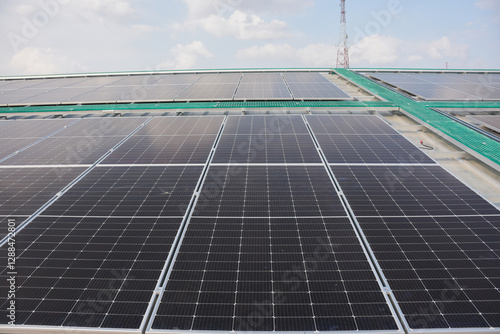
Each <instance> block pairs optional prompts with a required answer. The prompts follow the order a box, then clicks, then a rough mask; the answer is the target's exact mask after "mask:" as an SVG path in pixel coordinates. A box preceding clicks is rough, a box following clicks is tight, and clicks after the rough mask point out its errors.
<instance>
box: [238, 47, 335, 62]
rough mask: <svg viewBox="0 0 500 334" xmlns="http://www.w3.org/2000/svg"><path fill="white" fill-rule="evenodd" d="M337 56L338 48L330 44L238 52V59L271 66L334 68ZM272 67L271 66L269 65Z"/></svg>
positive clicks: (264, 48)
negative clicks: (292, 65)
mask: <svg viewBox="0 0 500 334" xmlns="http://www.w3.org/2000/svg"><path fill="white" fill-rule="evenodd" d="M336 56H337V47H336V46H335V45H330V44H322V43H319V44H309V45H307V46H305V47H303V48H294V47H292V46H291V45H289V44H286V43H285V44H266V45H263V46H252V47H249V48H246V49H241V50H238V52H237V53H236V58H238V59H243V60H246V59H257V60H265V61H266V62H268V63H269V64H274V63H281V64H283V65H285V64H295V65H300V66H305V67H333V66H334V65H335V61H336ZM267 66H270V65H267Z"/></svg>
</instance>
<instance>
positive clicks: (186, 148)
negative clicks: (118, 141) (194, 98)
mask: <svg viewBox="0 0 500 334" xmlns="http://www.w3.org/2000/svg"><path fill="white" fill-rule="evenodd" d="M215 138H216V136H215V135H206V136H200V135H191V136H134V137H133V138H130V139H129V140H127V142H126V143H124V144H123V145H121V146H120V147H119V148H118V149H117V150H115V151H114V152H113V153H112V154H111V155H109V156H108V157H107V158H106V159H104V161H103V163H105V164H137V163H138V164H186V163H189V164H193V163H202V164H204V163H205V162H206V161H207V158H208V155H209V153H210V151H211V149H212V147H213V144H214V141H215Z"/></svg>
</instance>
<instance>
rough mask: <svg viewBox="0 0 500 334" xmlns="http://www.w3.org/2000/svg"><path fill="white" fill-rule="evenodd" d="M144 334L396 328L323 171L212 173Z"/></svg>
mask: <svg viewBox="0 0 500 334" xmlns="http://www.w3.org/2000/svg"><path fill="white" fill-rule="evenodd" d="M215 191H218V192H219V193H220V194H219V193H217V196H213V194H214V192H215ZM211 195H212V196H211ZM213 197H216V198H213ZM328 216H330V217H328ZM238 217H241V218H238ZM278 217H280V218H278ZM285 217H287V218H285ZM306 217H308V218H306ZM153 329H166V330H173V329H177V330H179V329H180V330H219V331H231V330H244V331H256V330H266V331H316V330H319V331H327V330H364V329H385V330H396V329H397V325H396V323H395V321H394V319H393V317H392V315H391V311H390V309H389V307H388V305H387V302H386V300H385V299H384V296H383V294H382V292H381V290H380V286H379V285H378V283H377V281H376V279H375V276H374V274H373V272H372V271H371V268H370V265H369V263H368V261H367V259H366V255H365V254H364V253H363V249H362V247H361V245H360V243H359V239H358V238H357V237H356V234H355V232H354V229H353V227H352V225H351V224H350V222H349V219H348V218H347V217H346V212H345V211H344V209H343V207H342V205H341V203H340V199H339V198H338V196H337V194H336V192H335V189H334V188H333V184H332V183H331V181H330V180H329V178H328V175H327V173H326V170H325V169H324V167H321V166H301V167H299V166H251V167H247V166H245V167H242V166H239V167H234V166H233V167H228V166H224V167H223V166H212V167H211V168H210V170H209V174H208V175H207V179H206V181H205V185H204V186H203V189H202V191H201V194H200V199H199V200H198V204H197V206H196V207H195V211H194V218H192V220H191V222H190V223H189V225H188V228H187V231H186V234H185V236H184V239H183V241H182V244H181V247H180V250H179V253H178V255H177V258H176V260H175V264H174V267H173V270H172V271H171V273H170V276H169V279H168V281H167V284H166V288H165V293H164V295H163V297H162V301H161V303H160V304H159V308H158V310H157V312H156V316H155V320H154V323H153Z"/></svg>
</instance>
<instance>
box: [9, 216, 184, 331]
mask: <svg viewBox="0 0 500 334" xmlns="http://www.w3.org/2000/svg"><path fill="white" fill-rule="evenodd" d="M181 220H182V219H181V218H144V217H142V218H132V217H121V218H112V217H108V218H85V217H39V218H37V219H35V220H34V221H33V222H31V223H30V224H29V225H28V226H27V227H26V228H24V229H23V230H22V231H21V232H20V233H19V234H18V235H17V236H16V241H17V242H16V250H17V262H18V263H19V264H20V265H19V266H18V269H17V275H16V282H17V283H16V284H18V285H19V286H18V287H17V288H16V325H50V326H68V327H67V328H71V327H95V328H129V329H138V328H139V326H140V324H141V321H142V319H143V317H144V314H145V313H146V308H147V306H148V303H149V300H150V299H151V296H152V293H153V290H154V288H155V286H156V282H157V280H158V278H159V276H160V273H161V270H162V268H163V265H164V262H165V260H166V258H167V257H168V255H169V250H170V246H171V245H172V243H173V240H174V238H175V235H176V234H177V230H178V228H179V226H180V222H181ZM0 254H1V255H0V258H1V259H2V260H3V261H4V262H5V263H7V258H6V256H7V251H6V249H5V246H4V247H3V248H2V252H0ZM2 275H6V269H2ZM7 302H8V300H7V299H2V303H1V304H2V307H3V308H7V304H6V303H7Z"/></svg>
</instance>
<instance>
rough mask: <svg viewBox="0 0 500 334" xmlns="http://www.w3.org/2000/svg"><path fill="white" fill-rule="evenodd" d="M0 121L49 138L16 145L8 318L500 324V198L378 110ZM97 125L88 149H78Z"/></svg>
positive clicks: (409, 326)
mask: <svg viewBox="0 0 500 334" xmlns="http://www.w3.org/2000/svg"><path fill="white" fill-rule="evenodd" d="M278 75H279V76H281V74H278V73H273V74H272V75H269V76H267V78H266V79H265V80H266V82H276V81H274V80H278ZM287 75H288V74H287ZM245 76H247V74H245V75H244V76H243V77H245ZM259 76H260V74H257V73H256V74H255V75H252V76H248V77H247V78H246V79H244V80H248V82H252V80H261V79H262V78H263V77H262V76H261V79H256V77H259ZM230 77H231V78H233V77H234V76H228V77H227V78H228V80H229V78H230ZM315 77H316V78H315ZM180 78H181V77H177V78H175V79H179V80H183V79H180ZM200 78H202V76H201V75H200V76H199V77H197V78H196V77H191V79H193V80H198V79H200ZM139 79H140V78H128V77H127V78H123V80H128V82H134V81H135V80H139ZM154 79H158V80H157V81H161V80H174V76H172V77H170V76H169V75H164V76H161V77H160V76H159V77H158V78H154ZM209 79H210V78H206V79H205V80H209ZM233 79H234V78H233ZM238 80H239V79H238ZM242 80H243V79H242ZM262 80H264V79H262ZM290 80H293V76H290ZM297 80H298V79H297ZM303 80H306V81H307V80H310V81H311V82H314V80H319V79H318V78H317V76H316V75H307V76H305V77H304V78H303ZM120 81H121V79H120V80H119V81H116V84H118V83H119V82H120ZM155 82H156V81H155ZM193 82H194V81H193ZM290 82H291V81H290ZM101 83H102V82H101ZM96 84H97V81H96ZM221 84H223V83H221ZM199 85H211V84H208V83H204V84H201V83H200V84H199ZM116 87H118V86H116ZM130 87H134V86H133V85H131V86H130ZM0 129H1V130H0V137H2V141H5V142H6V143H7V142H8V140H9V138H10V136H12V135H14V136H15V137H12V138H14V139H16V140H18V141H19V142H20V144H19V146H22V145H24V144H25V143H26V144H27V145H30V144H31V143H35V142H37V143H36V144H34V145H33V146H32V147H31V148H26V147H27V146H22V147H23V148H26V149H24V150H22V151H21V152H19V153H18V154H16V155H15V156H12V157H10V158H8V159H6V160H5V161H4V162H3V163H0V228H1V229H2V231H1V233H0V236H1V237H4V236H5V235H6V233H7V229H6V227H7V225H8V219H9V218H10V219H13V220H14V221H15V225H16V226H20V225H21V224H23V222H24V224H23V225H21V226H20V228H19V230H18V231H17V235H16V245H17V259H16V262H17V263H18V267H17V268H16V270H17V276H16V289H17V290H16V298H17V299H16V305H17V309H16V325H17V326H16V327H15V328H14V330H12V328H13V327H11V326H10V325H8V324H7V323H8V321H9V319H8V318H7V317H6V316H5V315H6V308H7V305H8V303H9V301H8V300H7V299H6V298H4V299H1V300H0V305H1V307H2V308H3V309H4V313H3V314H4V317H2V319H3V320H1V322H0V323H2V324H3V325H0V332H6V333H9V332H11V333H12V332H14V331H19V330H21V331H24V330H26V331H30V332H42V331H45V332H51V331H52V329H57V330H60V331H73V330H79V329H77V327H79V328H80V329H82V330H83V331H89V332H91V331H97V330H101V332H106V331H108V330H111V331H113V330H114V332H120V330H121V332H146V333H147V332H173V331H176V332H182V331H203V330H211V331H220V332H222V331H225V332H229V331H252V332H254V331H267V332H270V331H280V332H286V331H294V332H299V331H300V332H313V331H318V332H321V331H327V332H336V331H347V332H352V333H360V332H371V331H376V332H377V333H394V334H395V333H402V332H404V331H408V332H411V331H412V330H416V329H425V330H427V331H428V332H434V333H437V332H439V330H441V329H444V330H446V331H448V332H449V333H452V332H456V331H461V332H466V331H465V328H471V330H470V332H490V331H493V332H496V331H498V327H500V313H499V310H500V292H499V288H500V273H499V269H498V268H500V256H499V254H498V252H499V250H500V242H499V239H500V232H499V229H500V211H499V210H497V209H496V208H495V207H493V206H492V205H491V204H490V203H489V202H487V201H486V200H485V199H483V198H482V197H481V196H479V195H478V194H476V193H475V192H473V191H472V190H471V189H470V188H468V187H467V186H465V185H464V184H463V183H461V182H460V181H458V180H457V179H456V178H455V177H453V176H452V175H451V174H449V173H448V172H446V171H445V170H444V169H442V168H441V167H440V166H439V165H438V164H437V163H436V162H434V161H433V160H432V159H430V158H429V157H427V156H426V155H425V154H423V153H421V152H420V151H418V149H417V148H416V147H415V146H413V145H412V144H411V143H409V142H408V141H406V140H405V139H404V138H403V137H402V136H401V135H400V134H399V133H398V132H397V131H396V130H394V129H393V128H392V127H390V126H389V125H388V124H387V123H386V122H384V121H383V120H382V118H380V117H378V116H340V115H324V116H316V115H308V116H295V115H280V116H226V117H218V116H215V117H212V116H201V117H187V116H180V117H153V118H141V117H137V118H127V117H124V118H103V119H100V118H99V119H80V120H77V121H75V120H40V121H6V122H0ZM99 133H102V138H101V139H102V140H101V141H100V142H99V143H98V144H93V145H91V146H89V147H88V149H87V150H86V151H85V154H82V155H81V157H82V158H81V159H79V160H78V159H77V160H72V161H69V160H67V159H65V158H64V157H65V156H66V154H67V152H68V149H71V148H77V147H78V146H79V145H80V144H79V142H80V140H82V139H85V140H90V139H93V140H96V139H98V138H99ZM2 147H5V148H6V146H2ZM110 147H114V151H113V152H109V153H108V151H109V149H110ZM5 152H6V153H9V152H8V150H7V151H5ZM318 152H322V154H321V155H320V154H319V153H318ZM101 159H103V160H102V161H101ZM96 162H99V163H98V164H96ZM69 163H71V164H72V165H76V166H77V167H74V166H72V167H71V168H69V167H61V165H64V164H69ZM84 163H85V164H86V165H84ZM35 164H36V165H39V164H40V165H41V164H43V165H45V166H36V165H35ZM68 185H70V187H68ZM1 242H2V244H1V247H0V261H4V263H7V256H8V245H7V244H6V243H5V238H4V239H3V240H2V241H1ZM0 272H1V274H2V275H3V276H6V275H7V269H4V268H2V269H1V271H0ZM3 287H6V285H5V284H4V285H3ZM3 291H4V290H3ZM4 292H5V295H6V290H5V291H4ZM2 293H3V292H2ZM29 326H37V327H36V328H35V327H29ZM47 326H56V327H47Z"/></svg>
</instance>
